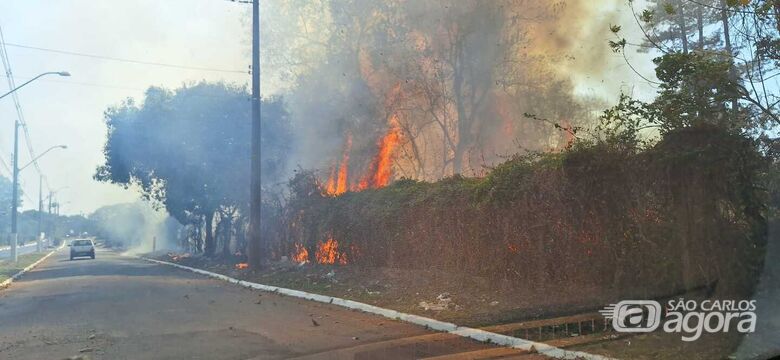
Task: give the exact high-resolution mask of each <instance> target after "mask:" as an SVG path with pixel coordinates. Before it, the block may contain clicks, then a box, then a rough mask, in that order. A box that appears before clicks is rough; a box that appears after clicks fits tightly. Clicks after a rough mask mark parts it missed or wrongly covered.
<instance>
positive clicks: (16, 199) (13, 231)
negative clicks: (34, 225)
mask: <svg viewBox="0 0 780 360" xmlns="http://www.w3.org/2000/svg"><path fill="white" fill-rule="evenodd" d="M13 167H14V169H13V190H11V194H12V195H11V238H10V239H9V242H10V243H11V260H13V261H14V262H16V261H17V260H18V259H19V258H18V255H17V251H16V244H17V240H18V239H17V236H18V234H17V232H16V216H17V214H16V208H17V206H18V205H19V120H18V119H17V120H15V121H14V163H13Z"/></svg>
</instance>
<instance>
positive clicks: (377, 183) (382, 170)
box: [356, 115, 403, 190]
mask: <svg viewBox="0 0 780 360" xmlns="http://www.w3.org/2000/svg"><path fill="white" fill-rule="evenodd" d="M388 122H389V123H390V128H389V129H387V133H386V134H385V136H383V137H382V139H380V141H379V143H378V145H379V152H378V153H377V154H376V157H374V160H373V161H372V162H371V167H370V168H369V170H370V172H369V173H368V174H366V175H365V176H364V177H363V178H362V179H360V183H359V184H358V186H357V188H356V190H365V189H368V188H372V189H379V188H382V187H385V186H387V184H389V183H390V180H392V178H393V154H394V153H395V150H396V148H397V147H398V144H400V143H401V134H402V133H403V132H402V131H401V127H400V126H399V125H398V117H397V116H396V115H393V116H392V117H390V120H389V121H388Z"/></svg>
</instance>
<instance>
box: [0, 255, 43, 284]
mask: <svg viewBox="0 0 780 360" xmlns="http://www.w3.org/2000/svg"><path fill="white" fill-rule="evenodd" d="M46 254H47V253H46V252H39V253H32V254H24V255H19V261H18V262H16V263H14V262H13V261H11V260H2V261H0V282H2V281H5V280H7V279H9V278H10V277H11V276H14V275H15V274H16V273H18V272H20V271H22V269H24V268H26V267H28V266H30V265H31V264H32V263H34V262H36V261H38V260H40V259H41V258H42V257H44V256H46Z"/></svg>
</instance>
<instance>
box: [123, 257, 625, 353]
mask: <svg viewBox="0 0 780 360" xmlns="http://www.w3.org/2000/svg"><path fill="white" fill-rule="evenodd" d="M138 258H139V259H142V260H146V261H149V262H152V263H156V264H161V265H168V266H173V267H176V268H179V269H182V270H187V271H191V272H194V273H197V274H201V275H206V276H209V277H212V278H215V279H219V280H223V281H227V282H229V283H233V284H237V285H240V286H243V287H246V288H250V289H257V290H262V291H268V292H272V293H275V294H280V295H286V296H291V297H295V298H300V299H306V300H311V301H316V302H321V303H325V304H333V305H338V306H341V307H345V308H348V309H353V310H359V311H363V312H366V313H370V314H375V315H379V316H383V317H386V318H389V319H393V320H399V321H403V322H407V323H411V324H415V325H420V326H424V327H426V328H428V329H432V330H436V331H441V332H446V333H450V334H453V335H458V336H462V337H466V338H470V339H474V340H477V341H482V342H489V343H493V344H496V345H501V346H506V347H511V348H515V349H521V350H526V351H530V352H534V351H535V352H538V353H540V354H542V355H545V356H549V357H553V358H556V359H584V360H610V359H612V358H609V357H605V356H601V355H596V354H589V353H585V352H580V351H570V350H564V349H561V348H557V347H555V346H550V345H547V344H545V343H540V342H536V341H531V340H526V339H521V338H517V337H513V336H508V335H502V334H496V333H492V332H489V331H484V330H480V329H474V328H469V327H465V326H458V325H455V324H453V323H448V322H444V321H439V320H435V319H431V318H427V317H424V316H419V315H413V314H406V313H402V312H400V311H395V310H390V309H385V308H381V307H378V306H374V305H369V304H365V303H361V302H357V301H352V300H347V299H342V298H337V297H332V296H326V295H319V294H312V293H307V292H305V291H300V290H293V289H287V288H282V287H277V286H271V285H263V284H258V283H253V282H249V281H244V280H239V279H234V278H232V277H229V276H225V275H222V274H217V273H213V272H210V271H206V270H202V269H197V268H193V267H189V266H184V265H179V264H175V263H171V262H167V261H160V260H155V259H150V258H146V257H143V256H138Z"/></svg>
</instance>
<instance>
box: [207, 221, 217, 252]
mask: <svg viewBox="0 0 780 360" xmlns="http://www.w3.org/2000/svg"><path fill="white" fill-rule="evenodd" d="M205 218H206V244H205V249H204V251H205V253H206V256H213V255H214V251H216V249H217V244H216V243H215V242H214V232H213V227H214V224H213V223H214V212H213V211H207V212H206V216H205Z"/></svg>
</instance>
